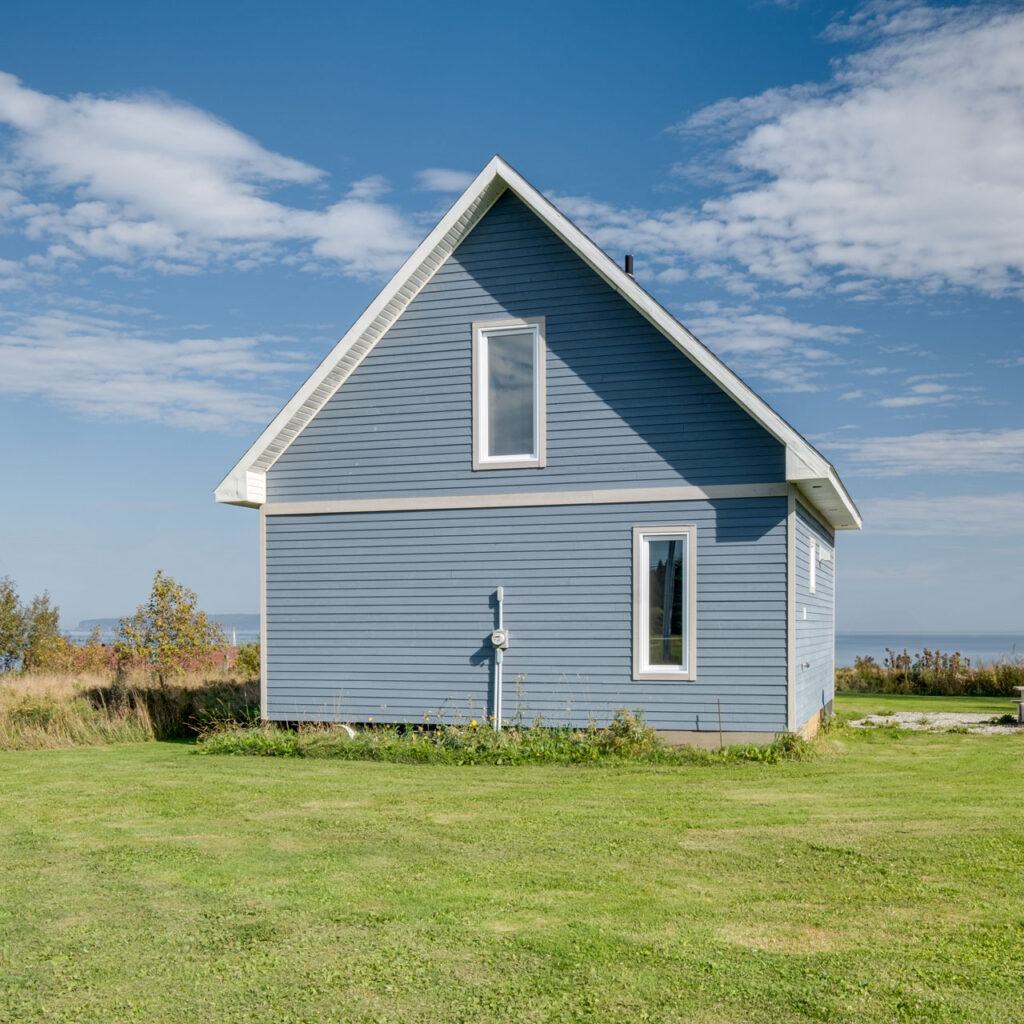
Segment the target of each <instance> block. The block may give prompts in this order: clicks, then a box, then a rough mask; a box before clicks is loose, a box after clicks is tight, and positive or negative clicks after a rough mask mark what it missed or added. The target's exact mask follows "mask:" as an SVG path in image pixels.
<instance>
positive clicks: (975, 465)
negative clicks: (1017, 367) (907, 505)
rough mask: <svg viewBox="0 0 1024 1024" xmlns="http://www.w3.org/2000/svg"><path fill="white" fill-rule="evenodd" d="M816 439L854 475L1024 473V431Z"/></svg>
mask: <svg viewBox="0 0 1024 1024" xmlns="http://www.w3.org/2000/svg"><path fill="white" fill-rule="evenodd" d="M817 443H818V445H819V447H821V448H822V449H823V450H824V451H826V452H827V453H832V454H833V456H835V455H838V456H841V458H839V459H838V461H839V462H841V463H842V464H843V467H844V475H849V476H880V477H885V476H903V475H906V474H912V473H934V474H939V475H943V476H948V474H950V473H1020V472H1024V430H1015V429H998V430H988V431H986V430H928V431H923V432H921V433H919V434H908V435H906V436H902V437H899V436H889V437H865V438H861V439H853V438H836V437H828V438H821V439H819V441H818V442H817ZM846 467H850V468H849V469H847V468H846Z"/></svg>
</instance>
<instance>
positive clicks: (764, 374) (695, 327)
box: [687, 303, 860, 391]
mask: <svg viewBox="0 0 1024 1024" xmlns="http://www.w3.org/2000/svg"><path fill="white" fill-rule="evenodd" d="M695 308H697V309H698V310H699V311H701V312H703V315H702V316H697V317H695V318H693V319H689V318H687V326H688V327H689V328H690V330H692V331H693V333H694V334H695V335H697V337H699V338H700V340H701V341H702V342H704V344H705V345H707V346H708V347H709V348H710V349H711V350H712V351H713V352H715V353H716V354H717V355H720V356H722V357H723V358H726V359H727V361H728V362H729V364H730V366H732V367H733V368H734V369H736V370H737V371H738V372H739V373H741V374H744V375H749V376H751V377H756V378H759V379H760V380H762V381H764V382H766V383H767V384H768V385H770V386H771V387H772V388H773V389H774V390H776V391H816V390H818V387H819V385H818V383H817V378H818V377H819V376H820V375H821V370H822V367H824V366H825V365H827V364H831V363H835V362H838V361H839V357H838V356H837V355H836V353H835V352H834V350H833V348H832V346H834V345H836V344H842V343H843V342H846V341H848V340H850V338H852V337H853V336H854V335H856V334H859V333H860V332H859V330H858V329H857V328H855V327H840V326H834V325H830V324H808V323H803V322H801V321H799V320H791V319H790V318H789V317H786V316H781V315H779V314H774V313H754V312H751V311H750V310H749V309H748V308H747V307H742V306H740V307H733V308H730V307H727V306H721V305H719V304H717V303H698V304H697V305H696V307H695Z"/></svg>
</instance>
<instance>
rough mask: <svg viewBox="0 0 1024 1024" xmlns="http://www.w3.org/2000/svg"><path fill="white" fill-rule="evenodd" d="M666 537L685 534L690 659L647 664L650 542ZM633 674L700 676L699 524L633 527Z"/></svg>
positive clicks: (647, 676)
mask: <svg viewBox="0 0 1024 1024" xmlns="http://www.w3.org/2000/svg"><path fill="white" fill-rule="evenodd" d="M665 537H686V561H685V563H684V565H683V574H684V586H685V587H686V654H687V658H686V661H687V663H686V664H685V665H680V666H679V667H678V668H671V667H666V666H664V665H656V666H651V665H649V664H648V656H649V652H650V648H649V646H648V645H649V638H648V634H647V631H648V625H649V619H650V616H649V609H650V601H649V595H648V583H649V581H650V568H649V561H650V557H649V556H650V549H649V547H648V545H647V542H648V540H650V539H663V538H665ZM633 678H634V679H637V680H640V679H675V680H682V681H687V682H692V681H693V680H695V679H696V678H697V527H696V526H695V525H693V524H682V525H666V526H661V525H659V526H635V527H633Z"/></svg>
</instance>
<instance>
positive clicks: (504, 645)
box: [491, 629, 508, 651]
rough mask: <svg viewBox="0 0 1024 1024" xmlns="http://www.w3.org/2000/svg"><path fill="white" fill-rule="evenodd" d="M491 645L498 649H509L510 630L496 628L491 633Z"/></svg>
mask: <svg viewBox="0 0 1024 1024" xmlns="http://www.w3.org/2000/svg"><path fill="white" fill-rule="evenodd" d="M491 646H492V647H495V648H497V649H498V650H501V651H505V650H508V630H507V629H496V630H494V632H493V633H491Z"/></svg>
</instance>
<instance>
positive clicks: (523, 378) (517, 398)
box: [473, 317, 546, 469]
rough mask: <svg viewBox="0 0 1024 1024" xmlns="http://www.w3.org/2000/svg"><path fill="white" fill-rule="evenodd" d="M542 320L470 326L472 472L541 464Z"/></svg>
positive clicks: (542, 318) (542, 437) (543, 402)
mask: <svg viewBox="0 0 1024 1024" xmlns="http://www.w3.org/2000/svg"><path fill="white" fill-rule="evenodd" d="M544 364H545V347H544V317H529V318H526V319H521V320H512V319H509V320H490V321H487V322H485V323H475V324H473V468H474V469H528V468H540V467H542V466H543V465H544V463H545V455H546V452H545V409H544V405H545V384H544V368H545V367H544Z"/></svg>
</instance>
